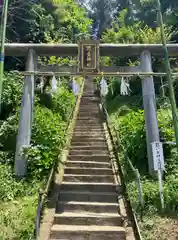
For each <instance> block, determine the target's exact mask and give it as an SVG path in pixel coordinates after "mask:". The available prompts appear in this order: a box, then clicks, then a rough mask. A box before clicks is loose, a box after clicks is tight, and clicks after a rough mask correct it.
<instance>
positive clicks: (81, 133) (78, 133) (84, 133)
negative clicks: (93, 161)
mask: <svg viewBox="0 0 178 240" xmlns="http://www.w3.org/2000/svg"><path fill="white" fill-rule="evenodd" d="M73 136H74V137H75V136H77V137H78V136H84V137H85V136H87V137H103V138H104V136H105V134H104V132H101V131H74V133H73Z"/></svg>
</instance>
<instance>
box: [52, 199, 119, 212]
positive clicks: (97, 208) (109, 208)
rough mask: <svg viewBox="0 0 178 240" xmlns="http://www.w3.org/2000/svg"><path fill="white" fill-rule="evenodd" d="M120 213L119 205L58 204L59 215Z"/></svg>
mask: <svg viewBox="0 0 178 240" xmlns="http://www.w3.org/2000/svg"><path fill="white" fill-rule="evenodd" d="M66 211H67V212H77V213H78V212H81V211H84V212H90V213H119V211H120V210H119V204H117V203H101V202H99V203H98V202H72V201H70V202H60V201H58V202H57V209H56V212H57V213H61V212H66Z"/></svg>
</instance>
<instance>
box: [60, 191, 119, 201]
mask: <svg viewBox="0 0 178 240" xmlns="http://www.w3.org/2000/svg"><path fill="white" fill-rule="evenodd" d="M117 199H118V194H117V193H116V192H93V191H88V192H87V191H81V192H80V191H60V193H59V201H66V202H70V201H77V202H102V203H104V202H105V203H108V202H109V203H117Z"/></svg>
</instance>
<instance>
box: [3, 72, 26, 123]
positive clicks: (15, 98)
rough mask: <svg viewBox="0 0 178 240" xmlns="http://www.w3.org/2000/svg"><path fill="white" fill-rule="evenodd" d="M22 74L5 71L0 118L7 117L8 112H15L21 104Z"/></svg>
mask: <svg viewBox="0 0 178 240" xmlns="http://www.w3.org/2000/svg"><path fill="white" fill-rule="evenodd" d="M22 83H23V78H22V76H19V75H15V74H12V73H5V75H4V81H3V92H2V114H1V119H4V118H7V117H8V116H9V113H11V114H12V113H15V112H16V111H17V109H18V107H19V106H20V104H21V95H22Z"/></svg>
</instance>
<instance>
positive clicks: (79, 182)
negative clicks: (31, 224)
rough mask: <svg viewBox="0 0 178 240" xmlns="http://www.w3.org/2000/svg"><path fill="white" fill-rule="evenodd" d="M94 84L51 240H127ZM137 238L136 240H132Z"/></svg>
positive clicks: (80, 119) (74, 140) (84, 102)
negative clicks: (94, 92)
mask: <svg viewBox="0 0 178 240" xmlns="http://www.w3.org/2000/svg"><path fill="white" fill-rule="evenodd" d="M93 91H94V87H93V84H92V82H91V81H89V80H88V81H86V83H85V87H84V94H83V96H82V99H81V104H80V110H79V114H78V118H77V121H76V126H75V130H74V134H73V138H72V143H71V148H70V152H69V156H68V162H67V165H66V168H65V171H64V178H63V183H62V185H61V187H60V191H59V196H58V201H57V207H56V212H55V215H54V221H53V225H52V228H51V233H50V239H51V240H54V239H63V240H64V239H65V240H67V239H68V240H69V239H70V240H100V239H102V240H110V239H112V240H116V239H117V240H125V239H126V230H125V228H124V226H123V224H124V221H123V218H122V217H121V215H120V206H119V204H118V195H119V194H120V193H121V188H118V186H117V191H116V184H115V180H114V174H113V171H112V167H111V164H110V155H109V151H108V146H107V142H106V139H105V132H104V128H103V125H102V114H101V112H100V109H99V98H97V97H96V96H95V95H94V94H93ZM129 239H134V238H129Z"/></svg>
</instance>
